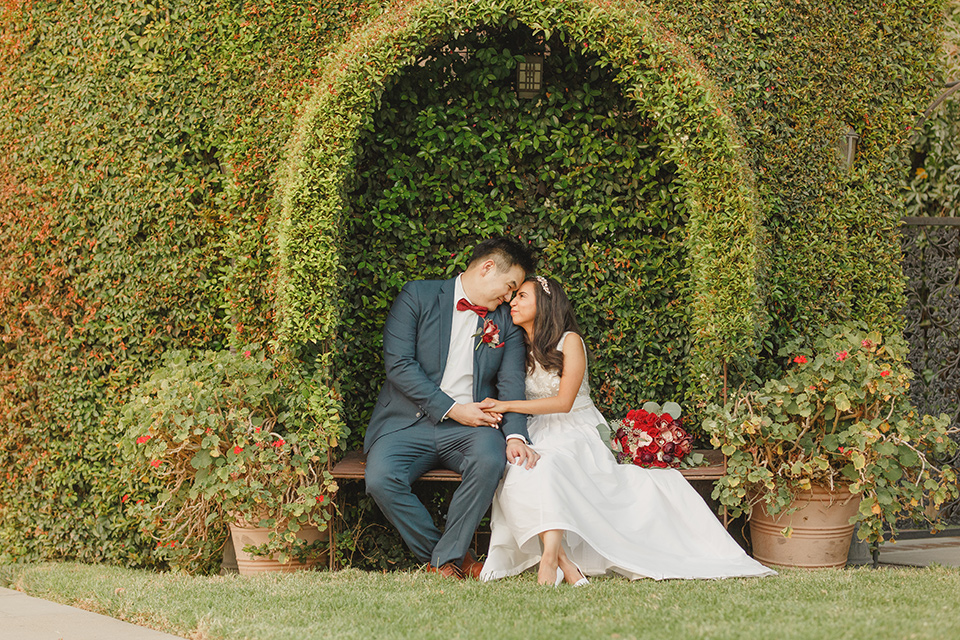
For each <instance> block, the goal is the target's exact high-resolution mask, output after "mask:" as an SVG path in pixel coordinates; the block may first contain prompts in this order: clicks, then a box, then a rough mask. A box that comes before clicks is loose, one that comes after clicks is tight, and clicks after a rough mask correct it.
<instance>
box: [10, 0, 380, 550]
mask: <svg viewBox="0 0 960 640" xmlns="http://www.w3.org/2000/svg"><path fill="white" fill-rule="evenodd" d="M368 10H369V8H368V7H359V6H358V5H356V4H355V3H352V2H349V1H348V0H344V1H342V2H340V1H337V0H334V1H327V0H324V1H323V2H302V1H301V0H296V1H292V0H290V1H287V0H280V1H275V2H272V3H270V4H269V6H266V5H265V6H263V7H258V6H256V5H246V6H245V5H243V4H242V3H240V4H238V3H233V2H221V1H209V0H201V1H199V2H196V1H190V2H185V1H175V2H168V3H156V2H152V1H147V2H136V3H129V2H116V1H113V0H82V1H79V2H70V3H61V2H50V1H37V2H26V3H19V2H12V3H5V4H4V5H3V8H2V9H0V247H2V250H0V334H2V336H0V337H2V342H0V380H2V383H0V415H2V416H3V422H2V426H0V468H2V469H3V482H2V483H0V558H2V559H5V560H9V559H11V558H18V557H24V556H29V557H50V558H77V559H82V560H85V561H91V562H104V561H107V562H124V563H130V564H150V563H153V562H154V555H153V546H154V542H153V541H152V540H151V539H150V538H149V537H148V536H145V535H143V533H142V532H141V524H142V523H141V522H139V521H138V519H137V518H136V517H134V516H132V515H130V514H129V513H128V512H127V511H126V510H125V508H124V506H125V505H124V504H123V503H122V502H121V497H122V496H123V495H124V493H125V488H124V485H123V483H122V482H121V480H120V477H119V476H120V469H119V468H118V466H117V465H116V460H115V458H116V450H117V449H116V445H117V441H118V439H119V437H120V435H121V431H120V429H119V427H118V417H119V416H118V413H119V408H120V407H121V406H122V405H123V404H124V403H125V402H126V401H127V399H128V397H129V393H130V388H131V386H132V385H134V384H136V383H137V382H139V381H140V380H142V379H143V377H144V376H145V375H146V373H147V372H149V371H151V370H152V369H154V368H155V367H156V365H157V363H158V361H159V358H160V355H161V354H162V353H163V352H165V351H167V350H169V349H220V348H222V347H223V346H224V345H226V344H227V343H228V342H230V341H231V340H232V341H234V342H236V343H238V344H242V343H245V342H250V341H254V342H263V341H265V340H266V339H268V338H270V337H272V334H273V330H272V317H273V294H272V288H273V285H272V279H271V278H270V277H269V275H268V274H269V272H270V265H271V257H270V255H271V248H270V242H269V240H268V236H269V229H268V226H269V225H268V215H269V211H270V200H271V198H272V197H273V194H274V189H275V180H274V173H275V171H276V166H277V163H278V158H279V156H280V153H281V150H282V147H283V144H284V142H285V141H286V140H287V139H288V138H289V137H290V134H291V130H292V127H293V120H294V118H295V116H296V111H297V104H298V103H299V101H300V100H302V99H303V98H304V95H305V94H306V92H307V90H306V88H305V85H306V84H307V83H308V82H309V81H310V80H311V78H312V77H313V72H314V70H315V61H316V60H317V59H319V58H321V57H322V56H323V55H324V52H325V51H326V48H327V45H328V43H329V42H331V41H334V42H335V41H336V40H337V39H338V38H339V37H340V36H341V35H342V34H343V33H344V31H346V30H348V29H350V28H351V26H352V25H355V24H356V23H357V21H358V20H360V19H362V18H363V17H364V14H365V13H366V11H368Z"/></svg>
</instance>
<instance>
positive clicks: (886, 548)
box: [880, 536, 960, 567]
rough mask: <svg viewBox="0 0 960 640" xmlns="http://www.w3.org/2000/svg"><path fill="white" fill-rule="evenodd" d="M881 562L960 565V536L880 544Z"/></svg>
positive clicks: (922, 565) (890, 563)
mask: <svg viewBox="0 0 960 640" xmlns="http://www.w3.org/2000/svg"><path fill="white" fill-rule="evenodd" d="M880 564H887V565H896V566H904V567H925V566H927V565H931V564H940V565H943V566H944V567H960V537H958V536H951V537H942V538H941V537H933V538H919V539H916V540H899V541H897V543H896V544H891V543H889V542H887V543H884V544H882V545H880Z"/></svg>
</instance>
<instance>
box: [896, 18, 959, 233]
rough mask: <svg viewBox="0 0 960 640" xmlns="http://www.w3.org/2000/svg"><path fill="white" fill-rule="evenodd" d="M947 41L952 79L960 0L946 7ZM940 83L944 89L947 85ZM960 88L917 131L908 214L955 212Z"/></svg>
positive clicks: (945, 56)
mask: <svg viewBox="0 0 960 640" xmlns="http://www.w3.org/2000/svg"><path fill="white" fill-rule="evenodd" d="M946 16H947V19H946V24H945V25H944V42H943V48H942V50H941V55H940V57H941V59H942V61H943V73H942V75H941V74H938V75H937V79H938V80H939V79H940V78H941V77H942V78H943V79H944V80H946V81H947V82H950V83H956V82H957V81H960V2H957V1H956V0H952V1H950V2H948V3H947V7H946ZM937 84H938V85H940V88H941V90H943V91H947V88H946V87H944V86H942V83H939V82H938V83H937ZM957 91H958V90H954V92H953V93H952V94H951V95H950V97H948V98H946V100H945V101H944V102H943V103H941V104H940V105H939V106H938V107H936V108H935V110H934V111H933V112H932V113H931V114H930V116H929V117H928V119H927V121H926V122H925V123H924V126H923V128H922V129H919V130H917V131H916V132H915V135H916V141H915V143H914V145H913V148H912V149H911V150H910V167H909V169H910V171H909V172H908V173H907V175H906V176H905V177H906V180H905V182H904V191H905V194H904V200H905V204H906V211H905V212H904V213H905V215H908V216H917V217H921V216H935V217H943V216H954V217H956V216H957V215H958V211H957V203H958V202H960V101H958V100H957V95H958V94H957Z"/></svg>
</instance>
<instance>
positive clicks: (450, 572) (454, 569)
mask: <svg viewBox="0 0 960 640" xmlns="http://www.w3.org/2000/svg"><path fill="white" fill-rule="evenodd" d="M427 573H439V574H440V575H442V576H443V577H444V578H456V579H457V580H463V571H461V570H460V567H458V566H457V565H455V564H454V563H452V562H448V563H446V564H443V565H441V566H440V568H439V569H438V568H437V567H435V566H433V565H432V564H429V563H427Z"/></svg>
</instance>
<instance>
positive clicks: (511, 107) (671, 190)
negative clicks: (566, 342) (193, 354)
mask: <svg viewBox="0 0 960 640" xmlns="http://www.w3.org/2000/svg"><path fill="white" fill-rule="evenodd" d="M535 40H536V38H534V36H533V34H532V33H530V32H529V30H528V29H525V28H522V27H518V28H516V29H513V30H509V29H503V30H499V29H484V30H480V31H473V32H470V33H468V34H464V35H463V36H461V37H460V38H458V39H456V40H454V41H452V42H449V43H445V44H444V46H443V48H442V49H430V50H428V51H426V52H424V54H423V56H422V58H421V59H422V60H423V62H422V63H421V64H418V65H416V66H414V67H413V69H412V70H411V71H409V72H406V73H403V74H400V75H399V76H396V77H395V79H392V80H391V82H390V83H389V86H388V87H387V89H386V90H385V91H384V93H383V95H381V97H380V100H379V104H380V107H379V109H377V111H376V112H375V113H374V114H373V117H372V118H371V119H370V120H369V121H368V122H367V123H366V125H365V127H364V131H363V134H362V135H361V136H360V138H359V139H358V142H357V145H356V146H357V153H356V160H355V166H356V169H355V174H354V175H353V176H352V177H351V180H350V182H349V183H348V184H349V185H350V186H349V189H348V192H347V195H346V198H345V200H346V202H348V203H349V211H348V213H347V215H346V216H345V218H344V226H343V234H344V236H345V237H348V238H350V240H351V241H350V242H349V243H345V245H344V247H343V252H342V260H343V268H344V269H345V270H346V272H347V273H349V274H350V275H351V277H350V278H349V279H348V280H347V282H346V284H345V286H344V302H343V303H342V304H341V305H340V308H341V309H342V323H343V324H342V328H341V329H340V331H339V337H340V342H341V344H342V345H343V347H342V349H343V352H344V354H345V357H344V359H345V365H344V367H343V368H341V369H339V370H340V371H341V375H340V377H339V381H340V384H341V391H342V392H343V394H344V397H345V398H349V404H348V413H347V415H348V416H349V418H348V420H349V421H350V422H351V423H352V424H358V425H362V424H366V423H367V422H368V421H369V414H370V411H371V410H372V408H373V404H374V402H375V400H376V392H377V390H378V389H379V387H380V385H381V384H382V382H383V365H382V360H381V352H382V340H381V331H382V328H383V322H384V320H385V318H386V314H387V311H388V310H389V308H390V305H391V304H392V302H393V299H394V298H395V297H396V295H397V293H398V292H399V291H400V288H401V287H402V286H403V284H404V283H405V282H406V281H408V280H411V279H421V278H440V279H442V278H449V277H451V276H453V275H455V274H456V273H457V271H458V270H459V269H462V268H464V267H465V266H466V263H467V260H468V259H469V249H470V248H471V247H472V245H473V244H475V243H476V242H477V241H479V240H480V239H482V238H485V237H489V236H493V235H501V234H506V235H512V236H514V237H519V238H522V239H524V240H525V241H527V242H529V243H530V244H532V245H533V246H535V247H538V248H540V249H541V260H540V271H541V272H543V273H547V274H549V275H552V276H553V277H555V278H558V279H559V280H560V281H561V282H562V283H564V286H565V287H566V288H567V290H568V291H569V292H570V297H571V299H572V300H573V302H574V304H575V306H576V308H577V311H578V317H579V320H580V322H581V327H582V329H583V332H584V335H585V336H586V337H587V339H588V340H589V341H590V342H591V343H592V344H591V349H592V351H593V355H594V357H595V360H596V362H597V366H594V367H593V368H592V374H593V375H592V386H593V388H594V389H596V390H598V394H599V396H600V397H601V398H602V400H603V404H604V406H605V407H606V408H608V409H609V410H610V411H613V412H614V413H625V412H626V411H627V410H628V408H629V407H631V406H639V404H642V402H643V401H645V400H648V399H651V398H666V399H669V398H677V399H683V395H684V391H685V389H684V388H682V386H681V385H682V383H683V382H685V381H686V375H685V373H686V363H685V358H686V356H687V354H688V352H689V343H690V339H689V331H688V322H689V321H688V317H687V313H688V310H689V306H690V299H689V297H690V296H689V291H687V288H688V287H687V281H686V269H685V258H686V253H685V251H684V242H683V239H684V228H683V227H684V222H685V220H684V218H685V216H684V213H683V212H684V205H683V202H682V199H681V195H680V187H679V185H678V184H677V181H676V180H675V179H674V178H675V171H676V168H675V167H674V166H673V165H672V164H670V163H669V162H667V161H666V159H665V158H664V157H663V154H662V153H661V151H660V149H661V145H662V144H663V140H664V135H663V134H662V133H660V132H658V131H656V130H655V129H654V127H653V125H652V123H651V122H650V121H649V120H647V119H646V118H641V117H639V116H638V114H637V113H636V112H635V111H633V109H634V105H633V104H632V103H631V101H630V100H628V99H627V98H625V97H624V96H623V93H622V91H621V90H620V88H619V86H618V85H617V84H616V82H615V79H614V77H613V75H612V73H611V72H610V71H609V70H608V69H605V68H601V67H598V66H597V64H596V62H597V58H596V56H592V55H585V54H580V53H579V52H576V51H571V50H569V49H568V48H567V47H566V46H565V45H564V44H563V43H562V42H560V40H559V38H558V37H557V36H553V38H552V39H551V40H550V41H549V42H548V43H545V44H547V46H549V48H550V55H549V56H547V57H546V60H545V62H546V69H545V72H544V74H545V78H546V84H545V86H544V88H543V90H542V93H541V97H539V98H537V99H532V100H519V99H518V98H517V96H516V94H515V92H514V90H513V79H514V77H515V76H516V66H517V61H518V55H517V54H516V53H515V52H516V51H518V50H522V47H523V46H524V43H525V42H529V41H535ZM461 52H468V53H461ZM520 59H522V57H521V58H520Z"/></svg>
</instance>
